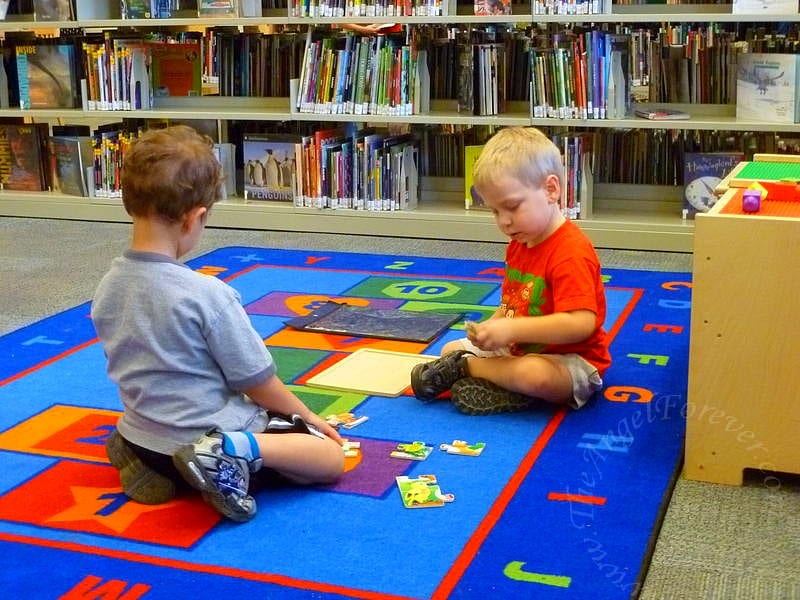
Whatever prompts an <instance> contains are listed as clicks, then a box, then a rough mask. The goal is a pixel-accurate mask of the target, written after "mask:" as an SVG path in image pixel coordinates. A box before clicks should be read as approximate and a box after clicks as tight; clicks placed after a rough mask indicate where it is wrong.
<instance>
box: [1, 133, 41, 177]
mask: <svg viewBox="0 0 800 600" xmlns="http://www.w3.org/2000/svg"><path fill="white" fill-rule="evenodd" d="M41 144H42V141H41V137H40V131H39V129H38V128H37V127H36V126H34V125H0V183H1V184H2V186H3V188H4V189H7V190H23V191H29V192H39V191H42V190H44V189H45V178H44V171H43V169H42V153H41Z"/></svg>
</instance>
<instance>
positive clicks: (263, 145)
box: [242, 134, 300, 202]
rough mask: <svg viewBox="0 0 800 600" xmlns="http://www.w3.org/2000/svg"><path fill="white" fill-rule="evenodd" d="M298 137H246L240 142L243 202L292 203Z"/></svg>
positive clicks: (252, 135) (255, 135) (264, 135)
mask: <svg viewBox="0 0 800 600" xmlns="http://www.w3.org/2000/svg"><path fill="white" fill-rule="evenodd" d="M299 142H300V137H299V136H294V135H290V134H287V135H279V134H274V135H270V134H263V135H261V134H247V135H245V136H244V138H243V140H242V159H243V171H244V197H245V199H246V200H278V201H281V202H293V200H294V190H295V182H296V177H297V159H296V157H295V144H297V143H299Z"/></svg>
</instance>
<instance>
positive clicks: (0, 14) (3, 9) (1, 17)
mask: <svg viewBox="0 0 800 600" xmlns="http://www.w3.org/2000/svg"><path fill="white" fill-rule="evenodd" d="M10 2H11V0H0V21H5V20H6V15H7V14H8V5H9V4H10Z"/></svg>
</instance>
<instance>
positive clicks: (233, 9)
mask: <svg viewBox="0 0 800 600" xmlns="http://www.w3.org/2000/svg"><path fill="white" fill-rule="evenodd" d="M197 16H199V17H238V16H239V7H238V5H237V2H236V0H198V1H197ZM253 16H254V15H253Z"/></svg>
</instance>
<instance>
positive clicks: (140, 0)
mask: <svg viewBox="0 0 800 600" xmlns="http://www.w3.org/2000/svg"><path fill="white" fill-rule="evenodd" d="M120 12H121V13H122V18H123V19H149V18H150V17H151V16H152V13H151V12H150V0H121V2H120Z"/></svg>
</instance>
